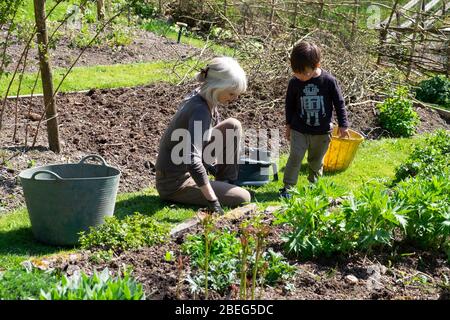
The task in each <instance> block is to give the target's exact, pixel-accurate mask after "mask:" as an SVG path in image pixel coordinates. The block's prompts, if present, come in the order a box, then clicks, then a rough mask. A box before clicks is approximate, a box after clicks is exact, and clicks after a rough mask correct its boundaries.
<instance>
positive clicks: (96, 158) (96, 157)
mask: <svg viewBox="0 0 450 320" xmlns="http://www.w3.org/2000/svg"><path fill="white" fill-rule="evenodd" d="M87 159H95V160H99V161H101V162H102V165H104V166H107V165H108V164H107V163H106V161H105V159H103V158H102V157H101V156H99V155H96V154H90V155H88V156H85V157H84V158H83V159H81V160H80V162H78V164H84V162H85V161H86V160H87Z"/></svg>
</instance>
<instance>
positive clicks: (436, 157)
mask: <svg viewBox="0 0 450 320" xmlns="http://www.w3.org/2000/svg"><path fill="white" fill-rule="evenodd" d="M449 163H450V132H448V131H444V130H437V131H436V132H435V133H433V134H431V135H428V136H427V137H426V138H425V141H424V142H423V143H420V144H419V145H417V146H416V147H415V148H414V149H413V151H412V152H411V154H410V155H409V157H408V159H407V160H406V161H405V163H403V164H401V165H400V166H398V167H397V168H396V169H395V179H394V183H397V182H399V181H401V180H404V179H405V178H407V177H415V176H417V175H419V174H420V175H423V176H431V175H433V174H438V173H440V172H442V171H443V170H444V169H445V168H446V167H448V166H449Z"/></svg>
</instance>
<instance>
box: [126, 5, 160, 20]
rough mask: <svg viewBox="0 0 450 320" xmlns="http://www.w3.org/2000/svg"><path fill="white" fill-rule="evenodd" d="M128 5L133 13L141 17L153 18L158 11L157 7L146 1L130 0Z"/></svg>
mask: <svg viewBox="0 0 450 320" xmlns="http://www.w3.org/2000/svg"><path fill="white" fill-rule="evenodd" d="M130 6H131V9H132V10H133V12H134V14H135V15H137V16H139V17H140V18H142V19H150V18H154V17H155V16H156V14H157V13H158V9H157V8H156V7H155V6H154V5H153V4H152V3H150V2H147V1H131V2H130Z"/></svg>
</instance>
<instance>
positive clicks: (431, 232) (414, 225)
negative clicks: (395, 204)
mask: <svg viewBox="0 0 450 320" xmlns="http://www.w3.org/2000/svg"><path fill="white" fill-rule="evenodd" d="M395 196H396V197H397V198H398V199H399V200H400V201H403V202H404V203H407V204H408V206H409V208H410V210H409V212H408V215H407V217H408V225H407V228H406V236H407V240H408V241H410V242H412V243H413V244H414V245H416V246H419V247H420V248H424V249H433V250H438V249H442V250H444V251H445V250H446V248H447V247H448V244H450V242H449V241H450V239H449V237H450V169H449V168H447V169H446V170H444V171H443V172H441V173H439V174H435V175H433V176H429V177H424V176H418V177H415V178H409V179H407V180H405V181H402V182H400V183H399V184H398V185H397V186H396V188H395Z"/></svg>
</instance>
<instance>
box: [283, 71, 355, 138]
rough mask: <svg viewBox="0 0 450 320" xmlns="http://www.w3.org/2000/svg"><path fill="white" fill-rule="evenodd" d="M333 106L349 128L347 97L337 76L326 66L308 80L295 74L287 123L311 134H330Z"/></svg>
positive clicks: (288, 92) (287, 101)
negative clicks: (345, 99) (346, 109)
mask: <svg viewBox="0 0 450 320" xmlns="http://www.w3.org/2000/svg"><path fill="white" fill-rule="evenodd" d="M333 106H334V110H335V111H336V115H337V120H338V125H339V127H342V128H347V127H348V121H347V113H346V111H345V101H344V97H343V96H342V92H341V89H340V87H339V85H338V83H337V81H336V79H335V78H334V77H333V75H331V74H330V73H329V72H327V71H325V70H323V69H322V73H321V75H320V76H318V77H316V78H312V79H310V80H308V81H300V80H299V79H297V78H296V77H293V78H292V79H291V80H290V81H289V85H288V89H287V93H286V124H289V125H290V126H291V129H294V130H296V131H299V132H301V133H307V134H327V133H330V132H331V130H332V127H331V117H332V114H333Z"/></svg>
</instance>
